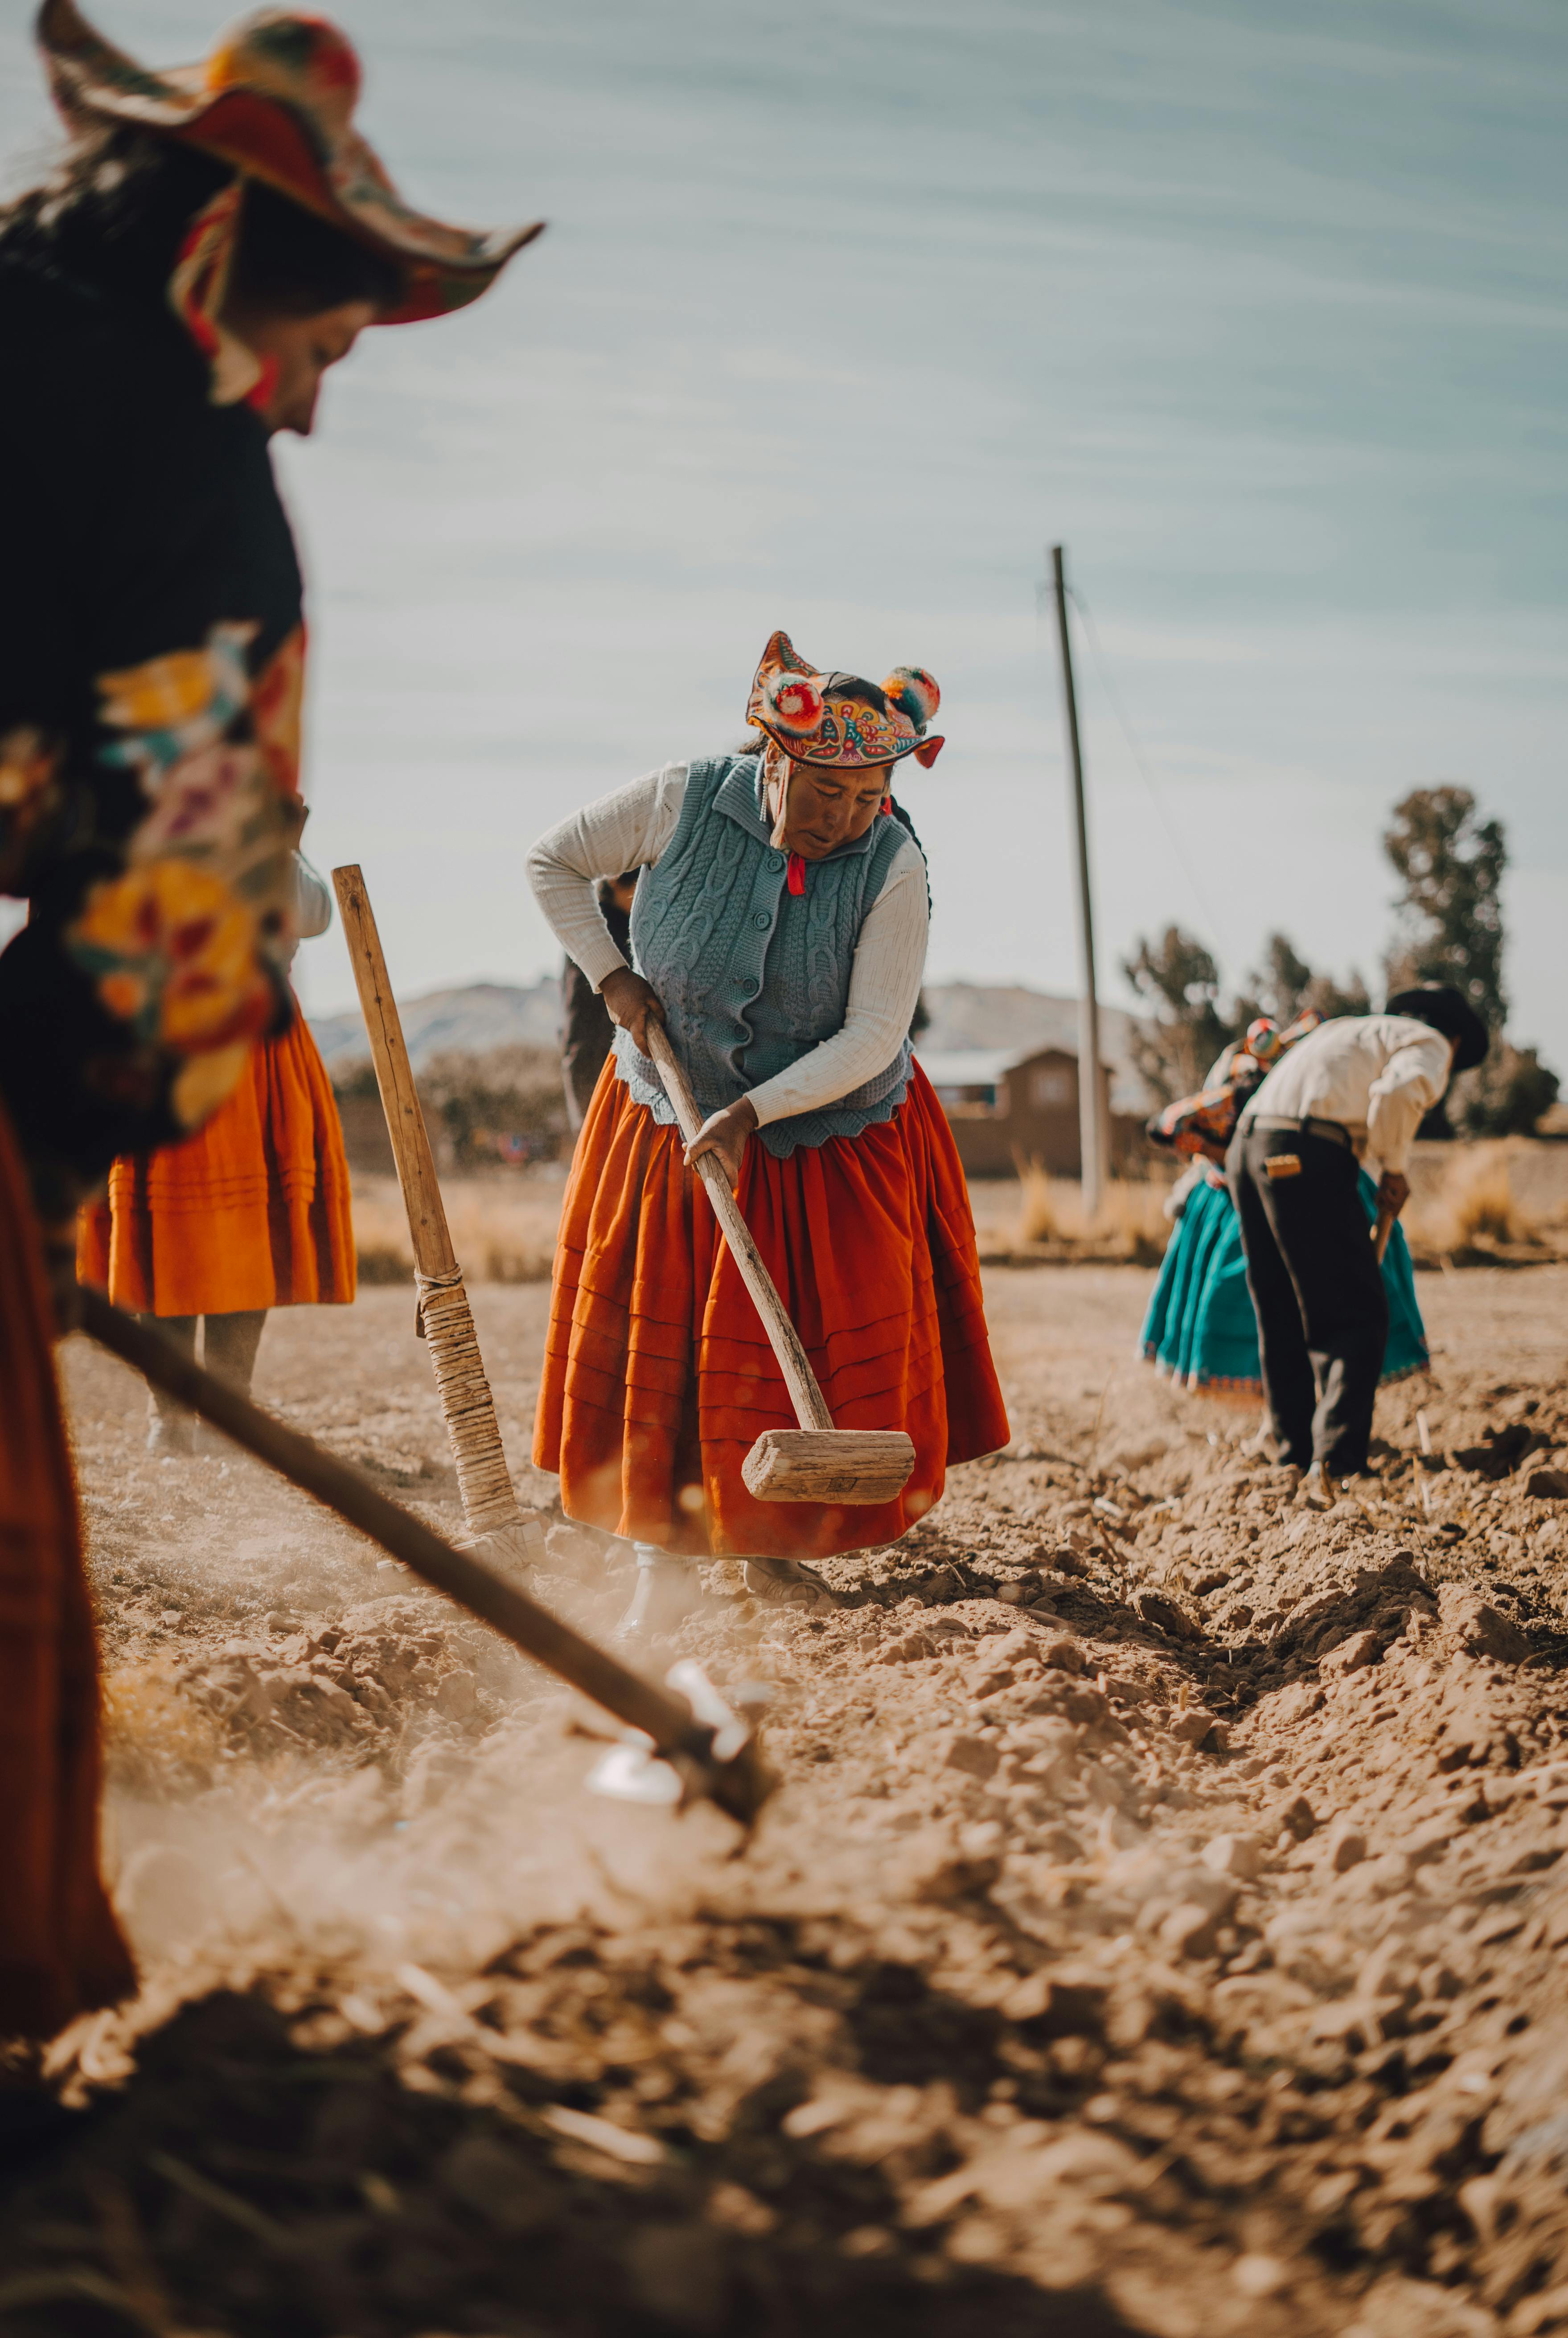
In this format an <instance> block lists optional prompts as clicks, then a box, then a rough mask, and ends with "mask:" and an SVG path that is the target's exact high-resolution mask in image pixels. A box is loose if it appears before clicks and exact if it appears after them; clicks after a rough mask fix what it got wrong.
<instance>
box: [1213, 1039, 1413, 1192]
mask: <svg viewBox="0 0 1568 2338" xmlns="http://www.w3.org/2000/svg"><path fill="white" fill-rule="evenodd" d="M1451 1064H1452V1057H1451V1055H1450V1043H1449V1041H1448V1040H1446V1039H1445V1037H1444V1036H1443V1034H1442V1032H1441V1031H1434V1030H1433V1028H1432V1027H1431V1025H1430V1024H1427V1023H1418V1022H1417V1021H1416V1020H1415V1017H1414V1016H1410V1015H1342V1016H1338V1017H1336V1019H1335V1020H1334V1021H1333V1022H1332V1023H1321V1024H1319V1026H1318V1027H1317V1030H1316V1031H1309V1032H1308V1033H1307V1036H1306V1038H1305V1039H1298V1040H1297V1043H1296V1045H1295V1046H1294V1047H1292V1048H1291V1050H1290V1052H1289V1053H1288V1055H1287V1056H1285V1058H1284V1060H1283V1061H1282V1062H1281V1063H1279V1064H1277V1065H1276V1066H1275V1067H1274V1069H1273V1071H1271V1072H1270V1073H1269V1075H1268V1077H1267V1079H1266V1080H1265V1081H1264V1082H1263V1083H1262V1085H1261V1086H1259V1087H1257V1088H1256V1089H1255V1090H1254V1091H1253V1094H1252V1096H1251V1099H1250V1101H1249V1102H1248V1103H1247V1106H1246V1109H1245V1110H1244V1111H1243V1113H1242V1115H1241V1125H1242V1127H1243V1128H1247V1127H1249V1126H1250V1125H1251V1124H1252V1123H1253V1122H1254V1121H1255V1120H1334V1121H1337V1122H1338V1123H1339V1125H1340V1126H1341V1127H1342V1128H1345V1129H1347V1130H1348V1131H1349V1133H1350V1135H1351V1138H1352V1140H1353V1141H1354V1143H1355V1144H1356V1150H1357V1151H1358V1152H1363V1153H1369V1154H1373V1155H1374V1156H1375V1157H1376V1159H1377V1160H1378V1161H1379V1162H1380V1163H1381V1164H1382V1165H1383V1167H1384V1168H1385V1169H1392V1170H1394V1171H1395V1172H1396V1173H1397V1174H1399V1175H1400V1176H1403V1175H1404V1174H1405V1171H1406V1169H1407V1168H1408V1165H1409V1161H1410V1147H1411V1144H1413V1143H1414V1141H1415V1132H1416V1130H1417V1129H1418V1128H1419V1127H1420V1125H1421V1123H1422V1121H1423V1120H1424V1119H1425V1115H1427V1113H1429V1112H1430V1111H1431V1109H1432V1107H1433V1105H1435V1103H1436V1102H1437V1100H1438V1098H1439V1097H1440V1096H1441V1095H1442V1094H1443V1092H1444V1090H1445V1088H1446V1087H1447V1086H1448V1075H1449V1071H1450V1068H1451Z"/></svg>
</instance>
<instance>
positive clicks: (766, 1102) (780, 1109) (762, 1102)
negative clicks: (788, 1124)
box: [746, 1079, 789, 1128]
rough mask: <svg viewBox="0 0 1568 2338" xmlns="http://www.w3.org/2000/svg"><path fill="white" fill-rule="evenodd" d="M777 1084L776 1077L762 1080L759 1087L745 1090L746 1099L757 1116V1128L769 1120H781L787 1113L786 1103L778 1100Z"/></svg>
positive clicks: (765, 1124)
mask: <svg viewBox="0 0 1568 2338" xmlns="http://www.w3.org/2000/svg"><path fill="white" fill-rule="evenodd" d="M778 1086H779V1083H778V1081H777V1080H776V1079H773V1080H764V1082H763V1084H762V1086H761V1087H760V1088H748V1089H747V1090H746V1101H747V1103H748V1104H749V1105H751V1108H752V1110H753V1111H754V1113H755V1115H756V1116H757V1126H758V1127H759V1128H765V1127H766V1126H767V1125H768V1123H769V1121H770V1120H783V1119H784V1118H786V1117H787V1115H788V1113H789V1105H788V1103H787V1102H781V1101H780V1098H779V1094H778Z"/></svg>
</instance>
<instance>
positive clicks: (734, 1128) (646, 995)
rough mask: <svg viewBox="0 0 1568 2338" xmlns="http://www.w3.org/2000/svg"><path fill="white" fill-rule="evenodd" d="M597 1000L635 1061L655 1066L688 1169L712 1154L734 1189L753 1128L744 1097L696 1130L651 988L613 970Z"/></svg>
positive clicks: (748, 1100) (693, 1112) (688, 1096)
mask: <svg viewBox="0 0 1568 2338" xmlns="http://www.w3.org/2000/svg"><path fill="white" fill-rule="evenodd" d="M599 997H601V998H602V999H603V1000H604V1002H605V1005H606V1007H608V1008H609V1010H610V1020H611V1022H612V1023H618V1024H619V1025H620V1027H621V1029H622V1030H623V1031H627V1032H629V1033H630V1034H631V1041H632V1045H633V1046H634V1047H635V1048H636V1051H637V1053H638V1055H639V1056H650V1057H651V1058H652V1060H653V1061H654V1062H655V1063H656V1065H657V1066H658V1067H659V1076H660V1077H661V1078H662V1079H663V1081H664V1084H665V1093H666V1095H667V1096H668V1097H669V1100H670V1102H671V1103H672V1104H673V1105H674V1106H675V1108H676V1120H677V1121H678V1122H679V1123H680V1131H681V1135H683V1136H684V1137H685V1143H686V1152H685V1161H686V1167H687V1168H688V1169H695V1167H696V1165H697V1163H698V1162H699V1161H701V1160H702V1158H703V1157H704V1155H705V1154H709V1153H711V1154H713V1155H714V1157H715V1160H716V1161H717V1162H718V1164H719V1165H720V1167H721V1168H722V1169H723V1171H724V1173H725V1180H726V1182H727V1183H728V1184H729V1185H730V1186H731V1187H732V1188H733V1187H735V1185H737V1184H739V1183H740V1174H741V1163H742V1162H743V1161H744V1160H745V1150H746V1139H747V1138H748V1137H749V1136H750V1135H751V1133H752V1131H753V1129H754V1127H755V1126H756V1125H757V1116H756V1109H755V1107H754V1105H753V1103H752V1101H751V1098H750V1097H749V1096H742V1097H741V1099H740V1101H739V1102H738V1103H737V1104H732V1105H729V1106H728V1107H727V1108H726V1109H725V1111H724V1112H715V1113H710V1114H709V1115H708V1117H707V1119H706V1120H705V1121H703V1122H702V1123H701V1125H699V1124H698V1120H697V1108H696V1105H695V1103H694V1101H693V1099H692V1093H691V1090H690V1089H689V1088H688V1087H687V1086H686V1083H685V1074H684V1073H683V1072H682V1070H681V1067H680V1066H679V1065H678V1064H677V1063H676V1058H675V1055H674V1053H673V1051H672V1050H671V1047H670V1043H669V1041H668V1040H667V1039H666V1037H665V1028H664V1024H665V1010H664V1008H663V1007H661V1006H660V1005H659V998H658V993H657V991H656V990H655V989H654V987H653V986H652V984H651V983H646V982H645V981H644V980H643V978H642V976H641V975H640V974H634V973H633V972H632V970H631V968H630V967H624V966H623V967H617V968H616V970H615V972H614V974H606V977H605V978H604V980H603V982H602V983H601V984H600V985H599Z"/></svg>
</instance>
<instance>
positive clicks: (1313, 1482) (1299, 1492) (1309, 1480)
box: [1296, 1461, 1339, 1510]
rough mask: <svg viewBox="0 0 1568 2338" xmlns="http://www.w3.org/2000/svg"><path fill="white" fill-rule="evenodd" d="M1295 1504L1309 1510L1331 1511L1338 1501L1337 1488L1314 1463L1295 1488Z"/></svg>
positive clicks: (1326, 1473) (1326, 1474) (1322, 1467)
mask: <svg viewBox="0 0 1568 2338" xmlns="http://www.w3.org/2000/svg"><path fill="white" fill-rule="evenodd" d="M1296 1499H1297V1504H1298V1505H1299V1506H1300V1507H1301V1508H1306V1509H1309V1510H1331V1509H1332V1508H1334V1505H1335V1503H1336V1501H1337V1500H1338V1499H1339V1488H1338V1487H1337V1486H1336V1484H1335V1482H1334V1480H1333V1478H1331V1477H1330V1476H1329V1474H1328V1472H1327V1470H1326V1469H1325V1468H1324V1466H1323V1464H1322V1462H1321V1461H1315V1462H1314V1463H1313V1465H1312V1467H1311V1469H1309V1470H1308V1471H1307V1475H1306V1477H1305V1478H1303V1479H1302V1480H1301V1483H1300V1485H1299V1486H1297V1488H1296Z"/></svg>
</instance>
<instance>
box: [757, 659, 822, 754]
mask: <svg viewBox="0 0 1568 2338" xmlns="http://www.w3.org/2000/svg"><path fill="white" fill-rule="evenodd" d="M763 697H764V702H765V703H766V706H767V711H768V712H769V714H770V715H771V716H772V717H773V720H774V722H776V723H777V725H778V727H779V729H780V730H781V731H784V732H788V733H789V735H790V737H791V738H792V739H806V738H809V737H810V736H811V734H812V732H814V731H815V730H816V729H817V727H818V725H819V724H820V722H822V718H823V695H822V693H821V691H820V690H819V689H818V688H817V686H816V684H815V683H814V682H813V681H811V680H810V679H809V678H808V677H807V676H806V675H804V674H802V673H776V674H770V675H769V677H768V680H767V682H766V683H764V687H763Z"/></svg>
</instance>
